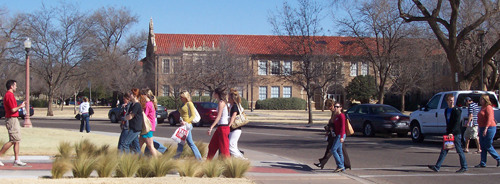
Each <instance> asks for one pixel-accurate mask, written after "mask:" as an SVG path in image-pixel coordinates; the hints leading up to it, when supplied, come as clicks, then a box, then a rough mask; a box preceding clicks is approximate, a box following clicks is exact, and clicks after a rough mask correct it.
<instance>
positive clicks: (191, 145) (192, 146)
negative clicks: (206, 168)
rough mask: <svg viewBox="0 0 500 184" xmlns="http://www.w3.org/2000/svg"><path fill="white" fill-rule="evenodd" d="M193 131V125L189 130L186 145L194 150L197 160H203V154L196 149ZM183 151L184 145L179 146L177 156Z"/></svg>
mask: <svg viewBox="0 0 500 184" xmlns="http://www.w3.org/2000/svg"><path fill="white" fill-rule="evenodd" d="M192 130H193V125H191V128H190V129H189V132H188V136H187V137H186V143H187V144H188V146H189V147H190V148H191V150H193V154H194V157H195V158H196V159H197V160H201V153H200V151H199V150H198V147H196V144H194V142H193V135H192V134H191V131H192ZM182 150H184V145H183V144H180V143H179V144H177V154H181V153H182Z"/></svg>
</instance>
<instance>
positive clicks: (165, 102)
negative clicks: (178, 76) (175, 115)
mask: <svg viewBox="0 0 500 184" xmlns="http://www.w3.org/2000/svg"><path fill="white" fill-rule="evenodd" d="M191 100H193V102H209V101H210V96H201V100H200V96H192V97H191ZM158 104H160V105H162V106H164V107H166V108H167V109H169V110H170V109H177V108H178V107H180V106H181V105H182V101H181V100H180V99H178V100H177V107H176V106H175V103H174V97H172V96H159V97H158ZM241 106H243V108H244V109H248V100H247V99H245V98H241Z"/></svg>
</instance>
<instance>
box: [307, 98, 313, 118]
mask: <svg viewBox="0 0 500 184" xmlns="http://www.w3.org/2000/svg"><path fill="white" fill-rule="evenodd" d="M311 99H312V97H311V95H309V94H307V106H308V107H309V109H308V113H309V121H308V122H307V124H313V120H312V119H313V115H312V107H311V104H312V103H311Z"/></svg>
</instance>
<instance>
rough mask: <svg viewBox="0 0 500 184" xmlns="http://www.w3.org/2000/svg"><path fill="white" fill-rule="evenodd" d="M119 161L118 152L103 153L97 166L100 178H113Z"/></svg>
mask: <svg viewBox="0 0 500 184" xmlns="http://www.w3.org/2000/svg"><path fill="white" fill-rule="evenodd" d="M118 163H119V159H118V157H117V156H116V152H113V151H111V152H107V153H103V154H102V155H101V156H99V157H98V162H97V164H96V171H97V174H98V175H99V177H111V174H113V172H114V171H115V169H116V167H118Z"/></svg>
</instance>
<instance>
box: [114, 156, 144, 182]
mask: <svg viewBox="0 0 500 184" xmlns="http://www.w3.org/2000/svg"><path fill="white" fill-rule="evenodd" d="M140 167H141V163H140V160H139V156H138V155H135V154H123V155H122V156H121V157H120V158H119V163H118V167H116V176H117V177H133V176H134V175H135V174H136V173H137V170H139V168H140Z"/></svg>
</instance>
